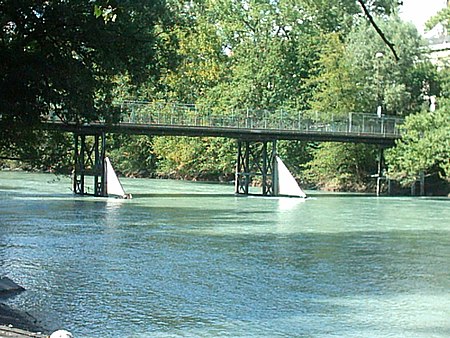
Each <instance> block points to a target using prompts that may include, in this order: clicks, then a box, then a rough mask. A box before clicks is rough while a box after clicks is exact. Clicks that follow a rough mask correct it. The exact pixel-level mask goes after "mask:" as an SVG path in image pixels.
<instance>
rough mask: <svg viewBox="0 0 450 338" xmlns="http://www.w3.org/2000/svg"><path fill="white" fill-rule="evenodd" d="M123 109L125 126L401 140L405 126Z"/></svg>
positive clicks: (143, 106) (197, 109)
mask: <svg viewBox="0 0 450 338" xmlns="http://www.w3.org/2000/svg"><path fill="white" fill-rule="evenodd" d="M120 107H121V111H122V114H121V123H130V124H150V125H151V124H154V125H169V126H191V127H215V128H218V127H220V128H238V129H261V130H284V131H303V132H322V133H345V134H368V135H386V136H398V135H400V128H399V127H400V125H401V124H402V123H403V119H402V118H398V117H392V116H382V117H378V116H377V115H376V114H364V113H349V114H348V116H346V117H344V118H343V117H341V118H337V119H334V118H331V119H329V120H321V119H320V118H311V114H307V113H304V112H295V111H284V110H278V111H268V110H245V109H242V110H236V109H230V110H224V111H220V112H217V110H214V109H212V108H210V107H207V106H200V105H192V104H177V103H165V102H164V103H160V102H156V103H148V102H142V101H123V102H121V103H120ZM317 115H318V114H317ZM318 116H319V115H318Z"/></svg>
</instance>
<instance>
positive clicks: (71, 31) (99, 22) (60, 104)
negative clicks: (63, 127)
mask: <svg viewBox="0 0 450 338" xmlns="http://www.w3.org/2000/svg"><path fill="white" fill-rule="evenodd" d="M169 18H170V16H169V15H168V12H167V9H166V7H165V6H164V2H163V1H162V0H161V1H160V0H133V1H114V0H98V1H84V0H70V1H63V0H54V1H34V0H24V1H16V0H1V1H0V25H1V31H0V60H1V63H0V114H1V129H0V130H1V134H0V149H2V148H3V149H5V148H6V149H7V150H8V151H11V150H14V148H12V145H13V144H14V143H15V141H19V142H23V141H24V140H27V139H28V140H29V139H30V137H31V136H32V135H30V134H27V133H26V130H24V129H26V128H28V127H31V128H32V127H33V126H34V125H35V124H36V123H37V122H39V121H40V119H41V118H42V117H44V116H48V115H49V114H55V115H56V116H58V117H59V118H61V119H63V120H65V121H80V122H82V121H90V120H93V119H98V118H103V119H106V120H111V119H112V118H113V117H114V114H111V112H112V107H111V102H112V99H113V97H112V93H113V88H114V86H115V81H114V80H115V77H116V76H118V75H125V74H126V75H128V76H129V80H130V82H131V83H142V82H144V81H145V82H147V81H154V78H157V77H158V76H159V73H160V70H161V69H162V68H164V67H165V66H166V64H167V62H168V58H167V56H166V55H165V54H166V45H167V44H168V43H169V41H167V39H165V35H164V34H163V33H164V30H165V29H166V28H165V27H167V25H168V24H169V23H170V21H169ZM25 135H26V137H24V136H25ZM35 136H36V137H37V136H38V135H35Z"/></svg>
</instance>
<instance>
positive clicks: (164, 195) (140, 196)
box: [132, 193, 236, 199]
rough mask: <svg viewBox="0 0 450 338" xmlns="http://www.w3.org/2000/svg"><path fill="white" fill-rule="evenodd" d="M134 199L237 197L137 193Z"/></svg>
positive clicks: (203, 194) (202, 194) (200, 194)
mask: <svg viewBox="0 0 450 338" xmlns="http://www.w3.org/2000/svg"><path fill="white" fill-rule="evenodd" d="M132 195H133V199H139V198H152V197H155V198H156V197H157V198H174V197H176V198H189V197H201V198H210V197H233V196H236V195H234V194H232V193H230V194H211V193H151V194H146V193H143V194H141V193H137V194H132Z"/></svg>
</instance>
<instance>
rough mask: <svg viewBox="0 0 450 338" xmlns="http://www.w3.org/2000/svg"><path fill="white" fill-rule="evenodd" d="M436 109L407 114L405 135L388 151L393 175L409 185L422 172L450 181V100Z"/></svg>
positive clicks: (391, 174) (390, 170) (404, 127)
mask: <svg viewBox="0 0 450 338" xmlns="http://www.w3.org/2000/svg"><path fill="white" fill-rule="evenodd" d="M441 102H442V104H441V107H440V109H438V110H436V111H435V112H433V113H431V112H420V113H417V114H413V115H410V116H408V117H407V118H406V121H405V124H404V126H403V132H402V138H401V139H400V140H399V141H398V142H397V143H396V147H395V148H393V149H391V150H390V151H389V152H387V154H386V155H387V156H386V159H387V162H388V165H389V175H390V176H391V177H392V178H394V179H397V180H400V182H401V183H403V185H409V184H411V183H412V182H414V181H416V180H417V179H418V178H419V175H420V173H421V172H422V173H426V174H428V175H432V174H438V175H439V177H441V178H442V179H444V180H446V181H447V182H450V130H449V125H450V100H449V99H446V100H443V101H441Z"/></svg>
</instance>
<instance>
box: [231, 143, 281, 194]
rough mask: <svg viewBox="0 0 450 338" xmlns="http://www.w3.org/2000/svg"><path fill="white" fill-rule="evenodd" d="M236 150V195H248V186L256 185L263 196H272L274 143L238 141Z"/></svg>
mask: <svg viewBox="0 0 450 338" xmlns="http://www.w3.org/2000/svg"><path fill="white" fill-rule="evenodd" d="M237 148H238V149H237V161H236V175H235V192H236V194H241V195H250V191H249V190H250V186H251V185H252V184H258V185H260V186H261V190H262V191H261V194H262V195H263V196H273V195H274V187H273V182H274V177H273V175H274V174H275V172H274V170H273V159H274V157H275V154H276V141H275V140H274V141H249V140H239V141H238V147H237Z"/></svg>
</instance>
